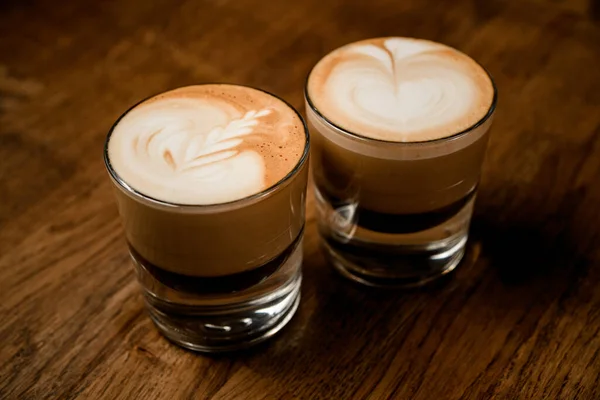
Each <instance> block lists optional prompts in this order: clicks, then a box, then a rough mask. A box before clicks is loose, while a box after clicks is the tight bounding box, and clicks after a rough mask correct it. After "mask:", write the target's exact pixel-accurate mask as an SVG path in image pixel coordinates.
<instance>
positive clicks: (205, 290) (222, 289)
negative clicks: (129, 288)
mask: <svg viewBox="0 0 600 400" xmlns="http://www.w3.org/2000/svg"><path fill="white" fill-rule="evenodd" d="M301 237H302V231H301V232H300V233H299V234H298V236H297V237H296V239H295V240H294V241H293V242H292V243H291V244H290V245H289V246H288V247H287V248H286V249H285V250H283V252H282V253H281V254H279V255H277V256H276V257H275V258H273V259H272V260H270V261H267V262H266V263H264V264H262V265H260V266H257V267H255V268H253V269H250V270H247V271H243V272H238V273H234V274H231V275H227V276H221V277H213V276H205V277H202V276H190V275H184V274H178V273H175V272H171V271H169V270H166V269H164V268H161V267H159V266H156V265H154V264H152V263H151V262H150V261H148V260H146V259H144V257H142V256H141V254H139V253H138V252H137V251H136V250H135V248H134V247H133V246H132V245H131V244H130V245H129V249H130V251H131V254H132V255H133V257H134V258H135V259H136V261H137V262H138V263H139V265H140V266H141V267H143V268H144V269H145V270H146V271H148V273H150V274H151V275H152V276H153V277H154V278H155V279H157V280H158V281H159V282H161V283H162V284H163V285H165V286H168V287H170V288H171V289H173V290H177V291H179V292H185V293H194V294H216V293H219V294H223V293H233V292H238V291H241V290H244V289H247V288H249V287H252V286H254V285H257V284H259V283H260V282H262V281H264V280H265V279H267V278H268V277H269V276H271V275H272V274H274V273H275V272H276V271H277V270H278V269H279V267H281V266H282V265H284V264H285V262H286V260H287V259H288V258H289V257H290V255H291V254H292V253H293V252H294V250H295V249H296V247H297V246H298V244H299V243H300V238H301ZM201 262H202V261H201V260H198V263H201Z"/></svg>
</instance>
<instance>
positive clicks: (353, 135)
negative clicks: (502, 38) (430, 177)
mask: <svg viewBox="0 0 600 400" xmlns="http://www.w3.org/2000/svg"><path fill="white" fill-rule="evenodd" d="M423 40H425V39H423ZM436 43H438V42H436ZM350 44H351V43H350ZM440 44H443V43H440ZM445 46H447V45H445ZM340 47H343V46H340ZM448 47H450V46H448ZM451 48H452V49H454V50H456V51H458V52H461V53H463V52H462V51H460V50H458V49H455V48H454V47H451ZM335 50H337V49H334V50H331V51H330V52H329V53H327V54H326V55H325V56H323V57H321V58H320V59H319V61H317V63H315V65H313V67H312V68H311V69H310V71H309V72H308V75H307V76H306V80H305V81H304V99H305V100H306V103H307V104H308V106H309V108H310V109H311V111H313V112H314V113H315V114H316V115H317V116H318V117H319V118H320V119H321V120H322V121H323V122H324V123H325V124H326V125H328V126H329V127H331V128H333V129H334V130H335V131H337V132H339V133H341V134H343V135H345V136H346V137H348V138H350V139H352V140H355V141H359V142H364V143H381V144H382V145H386V146H401V147H406V146H415V147H416V146H424V145H431V144H436V143H445V142H448V141H453V140H457V139H460V138H461V137H463V136H466V135H467V134H468V133H469V132H471V131H474V130H475V129H477V128H479V127H480V126H481V125H483V124H485V123H486V122H487V121H488V120H489V119H490V118H491V117H492V115H494V111H496V105H497V103H498V89H497V87H496V83H495V82H494V78H493V77H492V74H490V72H489V71H488V70H487V69H486V68H485V67H484V66H483V65H481V64H480V63H479V62H478V61H477V60H475V59H474V58H472V57H471V56H469V55H467V54H466V53H463V54H465V56H467V57H469V58H470V59H471V60H473V62H475V63H476V64H477V65H478V66H479V67H480V68H481V69H482V70H483V71H484V72H485V74H486V75H487V77H488V79H489V80H490V83H491V85H492V90H493V96H492V102H491V103H490V107H489V108H488V110H487V111H486V113H485V114H484V115H483V117H481V118H480V119H479V120H478V121H477V122H475V123H474V124H473V125H471V126H469V127H468V128H465V129H463V130H462V131H459V132H456V133H453V134H452V135H450V136H445V137H442V138H437V139H429V140H419V141H414V142H395V141H393V140H384V139H376V138H371V137H368V136H364V135H361V134H360V133H356V132H353V131H351V130H349V129H346V128H342V127H341V126H339V125H337V124H336V123H334V122H333V121H331V120H330V119H329V118H327V117H326V116H325V115H324V114H323V113H322V112H321V111H320V110H319V109H318V108H317V106H316V105H315V104H314V103H313V101H312V99H311V98H310V95H309V93H308V81H309V80H310V76H311V75H312V73H313V71H314V69H315V68H316V66H317V64H319V62H320V61H321V60H322V59H323V58H325V57H326V56H327V55H329V54H330V53H331V52H333V51H335ZM307 118H308V117H307Z"/></svg>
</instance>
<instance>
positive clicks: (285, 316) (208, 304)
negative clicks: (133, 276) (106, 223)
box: [131, 234, 302, 353]
mask: <svg viewBox="0 0 600 400" xmlns="http://www.w3.org/2000/svg"><path fill="white" fill-rule="evenodd" d="M301 235H302V234H301ZM286 251H287V250H286ZM131 255H132V259H133V263H134V265H135V267H136V270H137V273H138V279H139V280H140V283H141V285H142V289H143V292H144V297H145V300H146V304H147V307H148V310H149V313H150V317H151V318H152V320H153V321H154V323H155V324H156V326H157V328H158V329H159V331H160V332H161V333H162V334H163V335H164V336H166V337H167V338H168V339H169V340H171V341H173V342H174V343H176V344H178V345H180V346H182V347H185V348H187V349H190V350H194V351H199V352H206V353H215V352H225V351H233V350H239V349H243V348H247V347H250V346H252V345H255V344H257V343H260V342H262V341H264V340H266V339H268V338H270V337H271V336H273V335H275V334H276V333H277V332H279V331H280V330H281V329H282V328H283V327H284V326H285V325H286V324H287V323H288V322H289V320H290V319H291V318H292V316H293V315H294V313H295V311H296V309H297V308H298V303H299V300H300V285H301V281H302V275H301V268H300V267H301V264H302V237H301V236H300V237H299V238H298V240H296V241H294V243H293V247H292V249H290V251H289V252H288V254H287V256H286V257H284V258H282V259H281V264H280V265H279V267H278V268H277V269H276V271H275V272H272V273H271V274H270V275H269V276H268V277H266V278H265V279H263V280H262V281H260V282H259V283H257V284H255V285H253V286H251V287H246V288H243V289H241V290H240V289H239V288H236V290H233V291H225V292H215V291H213V290H201V291H189V290H185V291H182V290H181V286H180V285H173V284H172V282H171V281H170V280H167V281H166V282H161V281H160V280H159V279H158V277H160V275H157V274H156V273H155V272H156V271H152V270H151V269H150V268H148V266H147V265H145V264H144V261H143V260H141V259H139V258H137V257H136V254H135V253H134V252H132V253H131ZM194 279H200V278H194ZM209 281H210V280H209ZM186 289H189V287H188V288H186Z"/></svg>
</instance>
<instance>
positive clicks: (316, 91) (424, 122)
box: [308, 38, 494, 142]
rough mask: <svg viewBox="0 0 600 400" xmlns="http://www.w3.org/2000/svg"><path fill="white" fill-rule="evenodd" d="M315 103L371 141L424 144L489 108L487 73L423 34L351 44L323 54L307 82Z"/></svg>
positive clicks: (341, 124) (477, 117)
mask: <svg viewBox="0 0 600 400" xmlns="http://www.w3.org/2000/svg"><path fill="white" fill-rule="evenodd" d="M308 95H309V97H310V100H311V102H312V103H313V104H314V106H315V107H316V109H317V110H318V111H319V112H320V113H321V114H322V115H323V116H325V118H327V119H328V120H330V121H331V122H332V123H333V124H335V125H337V126H339V127H341V128H343V129H346V130H348V131H350V132H353V133H357V134H359V135H361V136H366V137H370V138H373V139H379V140H386V141H393V142H422V141H428V140H434V139H440V138H444V137H448V136H452V135H453V134H456V133H459V132H461V131H463V130H465V129H468V128H470V127H472V126H473V125H475V124H477V122H479V121H480V120H481V119H482V118H484V116H485V115H486V114H487V113H488V111H489V109H490V107H491V105H492V102H493V97H494V88H493V84H492V82H491V79H490V78H489V76H488V74H487V73H486V71H485V70H484V69H483V68H482V67H481V66H479V64H477V63H476V62H475V61H473V60H472V59H471V58H469V57H468V56H466V55H465V54H463V53H461V52H459V51H458V50H455V49H453V48H451V47H448V46H445V45H442V44H439V43H435V42H430V41H427V40H420V39H408V38H381V39H370V40H365V41H361V42H356V43H351V44H349V45H346V46H344V47H341V48H339V49H337V50H334V51H333V52H331V53H329V54H328V55H327V56H325V57H324V58H323V59H322V60H321V61H319V63H318V64H317V65H316V66H315V68H314V69H313V71H312V72H311V74H310V77H309V81H308Z"/></svg>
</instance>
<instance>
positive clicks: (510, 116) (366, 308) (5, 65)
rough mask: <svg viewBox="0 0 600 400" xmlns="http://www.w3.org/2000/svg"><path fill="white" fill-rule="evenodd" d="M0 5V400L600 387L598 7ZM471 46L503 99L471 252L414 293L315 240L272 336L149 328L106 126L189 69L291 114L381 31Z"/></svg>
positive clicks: (583, 390) (492, 2) (537, 0)
mask: <svg viewBox="0 0 600 400" xmlns="http://www.w3.org/2000/svg"><path fill="white" fill-rule="evenodd" d="M451 3H452V4H451V5H450V2H444V1H438V0H404V1H397V0H381V1H380V0H372V1H368V2H366V1H345V0H330V1H322V0H320V1H317V0H306V1H295V2H292V1H289V2H286V1H275V0H274V1H268V2H267V1H259V0H235V1H234V0H188V1H172V0H156V1H142V0H121V1H115V0H112V1H109V0H107V1H98V2H92V1H80V2H77V1H70V0H65V1H62V2H55V1H49V0H39V1H34V0H29V1H18V0H4V1H2V2H0V398H2V399H46V398H61V399H74V398H82V399H94V398H106V399H125V398H132V399H138V398H139V399H159V398H164V399H179V398H181V399H187V398H189V399H192V398H194V399H195V398H199V399H204V398H206V399H279V398H282V399H294V398H297V399H388V398H393V399H423V400H429V399H491V398H494V399H599V398H600V332H599V331H600V288H599V284H600V185H598V182H599V179H600V72H599V71H600V68H599V67H598V66H599V65H600V22H599V19H598V18H599V17H600V5H599V2H598V1H591V2H588V1H583V0H554V1H551V0H523V1H501V0H456V1H454V2H451ZM384 35H401V36H415V37H423V38H427V39H432V40H437V41H442V42H444V43H447V44H449V45H452V46H455V47H457V48H459V49H461V50H463V51H465V52H467V53H469V54H471V55H472V56H474V57H475V58H476V59H478V60H479V61H480V62H481V63H482V64H484V65H485V66H486V67H487V68H488V69H489V70H490V72H491V73H492V75H493V76H494V77H495V79H496V83H497V85H498V88H499V92H500V103H499V108H498V111H497V114H496V119H495V126H494V128H493V131H492V139H491V143H490V146H489V152H488V156H487V160H486V163H485V167H484V173H483V181H482V184H481V190H480V194H479V196H478V200H477V205H476V216H475V219H474V222H473V228H472V235H471V241H470V243H469V250H468V254H467V257H466V259H465V261H464V262H463V264H462V266H461V267H460V269H459V270H458V271H457V273H456V274H454V276H453V277H452V278H451V279H448V280H446V281H444V282H439V283H438V284H436V285H433V286H432V287H428V288H426V289H423V290H417V291H410V292H381V291H372V290H367V289H364V288H360V287H356V286H354V285H352V284H350V283H348V282H346V281H344V280H342V279H341V278H339V277H338V276H337V275H335V274H334V273H333V272H332V270H331V269H330V268H329V267H328V266H327V265H326V263H325V261H324V258H323V255H322V254H321V253H320V251H319V248H318V241H317V238H316V230H315V224H314V210H313V204H312V199H311V200H310V201H309V205H308V227H307V237H306V239H305V241H306V243H305V249H304V254H305V263H304V276H305V280H304V286H303V289H302V303H301V306H300V309H299V311H298V313H297V315H296V316H295V317H294V319H293V320H292V322H291V323H290V325H289V326H288V327H287V328H286V329H285V330H284V331H282V332H281V333H280V334H279V335H278V336H277V337H276V338H274V339H273V340H272V341H270V342H268V343H266V344H264V345H261V346H259V347H257V348H255V349H252V350H250V351H246V352H243V353H238V354H233V355H227V356H218V357H206V356H201V355H197V354H193V353H191V352H188V351H185V350H182V349H179V348H178V347H175V346H173V345H171V344H170V343H169V342H167V341H166V340H165V339H164V338H162V337H161V336H160V335H159V334H158V332H157V331H156V330H155V329H154V327H153V326H152V324H151V322H150V320H149V318H148V317H147V315H146V313H145V311H144V309H143V304H142V299H141V295H140V293H139V291H138V288H137V286H136V282H135V277H134V274H133V270H132V268H131V267H130V265H129V262H128V256H127V253H126V245H125V241H124V240H123V235H122V230H121V227H120V224H119V220H118V216H117V210H116V207H115V204H114V202H113V198H112V193H111V189H110V183H109V180H108V178H107V175H106V172H105V170H104V167H103V164H102V158H101V151H102V145H103V141H104V138H105V135H106V132H107V130H108V129H109V127H110V125H111V124H112V122H113V121H114V120H115V119H116V118H117V117H118V116H119V115H120V113H121V112H123V111H124V110H126V109H127V108H128V107H129V106H130V105H131V104H133V103H135V102H136V101H138V100H139V99H142V98H144V97H147V96H149V95H151V94H154V93H157V92H161V91H164V90H167V89H171V88H174V87H178V86H183V85H188V84H193V83H198V82H222V81H225V82H233V83H243V84H249V85H253V86H257V87H261V88H264V89H266V90H268V91H272V92H274V93H276V94H278V95H280V96H282V97H284V98H285V99H287V100H288V101H290V102H291V103H292V104H293V105H294V106H296V107H298V108H300V109H301V108H302V104H303V101H302V88H303V84H304V79H305V76H306V74H307V72H308V71H309V69H310V67H311V66H312V65H313V64H314V63H315V62H316V61H317V60H318V59H319V58H320V57H321V56H323V55H324V54H325V53H326V52H327V51H329V50H331V49H333V48H335V47H337V46H339V45H342V44H344V43H347V42H350V41H354V40H358V39H362V38H367V37H374V36H384Z"/></svg>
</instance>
